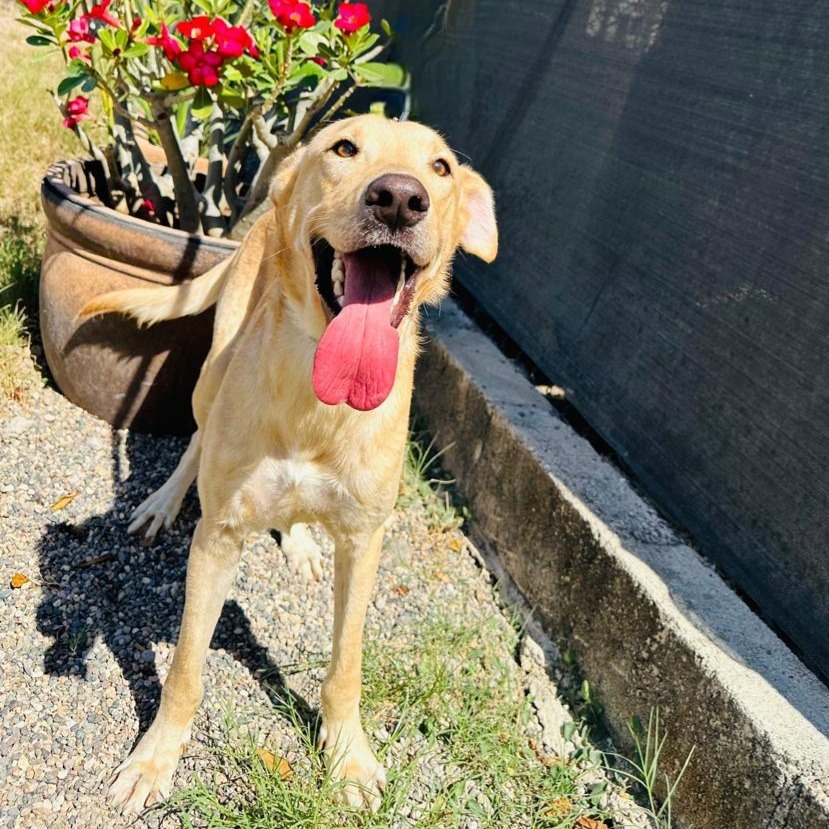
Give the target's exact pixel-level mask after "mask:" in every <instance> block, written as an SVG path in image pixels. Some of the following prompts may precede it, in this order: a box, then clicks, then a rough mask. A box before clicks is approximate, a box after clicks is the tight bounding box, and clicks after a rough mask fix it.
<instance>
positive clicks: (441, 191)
mask: <svg viewBox="0 0 829 829" xmlns="http://www.w3.org/2000/svg"><path fill="white" fill-rule="evenodd" d="M271 198H272V200H273V201H274V203H275V206H276V210H277V223H278V224H279V225H280V226H281V228H282V230H283V232H284V239H285V244H286V245H287V246H289V247H290V248H291V249H292V250H293V253H294V256H293V257H292V258H293V260H294V265H293V267H292V269H291V270H292V272H291V273H290V274H286V275H285V277H284V278H285V279H286V284H285V292H286V294H287V296H288V297H289V298H290V301H291V304H292V305H293V307H294V308H295V309H298V314H297V316H298V321H299V322H300V324H301V325H302V327H303V328H304V329H305V330H306V332H307V333H308V334H309V335H310V336H312V337H314V338H315V339H317V340H319V343H318V345H317V351H316V358H315V362H314V374H313V382H314V388H315V390H316V392H317V396H318V397H319V398H320V400H322V401H323V402H325V403H332V404H334V403H341V402H347V403H348V404H349V405H351V406H352V407H353V408H357V409H373V408H375V407H376V406H378V405H380V403H382V402H383V400H385V398H386V397H387V396H388V394H389V392H390V391H391V387H392V385H393V382H394V377H395V374H396V369H397V354H398V349H399V344H400V337H401V336H403V337H405V336H407V334H408V333H409V332H410V331H412V330H413V326H412V325H411V320H412V319H413V317H414V315H415V313H416V310H417V308H418V306H420V305H421V304H423V303H434V302H437V301H438V300H440V299H441V298H442V297H443V296H444V295H445V294H446V292H447V290H448V273H449V265H450V263H451V260H452V256H453V255H454V253H455V250H456V249H457V248H458V247H461V248H463V249H464V250H466V251H468V252H469V253H472V254H475V255H476V256H479V257H480V258H481V259H483V260H484V261H486V262H491V261H492V260H493V259H494V258H495V254H496V252H497V247H498V235H497V229H496V224H495V212H494V206H493V199H492V191H491V190H490V188H489V187H488V186H487V184H486V182H484V180H483V179H482V178H481V177H480V176H479V175H478V174H477V173H475V172H474V171H473V170H471V169H470V168H469V167H467V166H465V165H463V164H460V163H459V162H458V160H457V158H456V157H455V155H454V153H453V152H452V151H451V150H450V149H449V147H448V146H447V145H446V143H445V142H444V141H443V139H442V138H441V137H440V136H439V135H438V134H437V133H436V132H434V131H433V130H431V129H429V128H427V127H424V126H422V125H420V124H416V123H412V122H402V123H400V122H396V121H389V120H387V119H385V118H383V117H380V116H377V115H363V116H358V117H355V118H349V119H347V120H343V121H339V122H337V123H335V124H332V125H331V126H328V127H326V128H325V129H323V130H321V131H320V132H319V133H318V134H317V135H316V136H315V137H314V138H313V140H312V141H311V142H310V143H309V144H308V145H307V146H305V147H302V148H300V149H299V150H297V151H295V152H294V153H293V155H291V156H289V157H288V158H287V159H286V160H285V161H284V162H283V163H282V165H281V167H280V168H279V171H278V172H277V175H276V177H275V179H274V182H273V185H272V188H271Z"/></svg>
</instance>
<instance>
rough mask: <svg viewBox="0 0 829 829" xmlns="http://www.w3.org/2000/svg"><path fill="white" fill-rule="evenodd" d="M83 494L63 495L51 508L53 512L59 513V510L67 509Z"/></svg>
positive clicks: (71, 493)
mask: <svg viewBox="0 0 829 829" xmlns="http://www.w3.org/2000/svg"><path fill="white" fill-rule="evenodd" d="M80 494H81V493H80V492H70V493H69V494H68V495H62V496H61V497H60V498H58V500H57V501H55V503H54V504H52V506H51V507H49V509H50V510H52V512H58V510H62V509H66V507H68V506H69V505H70V504H71V503H72V502H73V501H74V500H75V499H76V498H77V497H78V496H79V495H80Z"/></svg>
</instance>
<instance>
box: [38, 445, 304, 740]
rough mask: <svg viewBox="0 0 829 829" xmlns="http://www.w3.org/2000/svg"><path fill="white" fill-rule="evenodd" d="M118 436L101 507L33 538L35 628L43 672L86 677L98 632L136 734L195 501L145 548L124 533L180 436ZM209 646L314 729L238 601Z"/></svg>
mask: <svg viewBox="0 0 829 829" xmlns="http://www.w3.org/2000/svg"><path fill="white" fill-rule="evenodd" d="M122 434H123V433H118V432H115V431H113V433H112V449H111V458H112V467H113V478H114V480H115V482H116V484H115V487H116V491H115V498H114V501H113V504H112V506H111V508H110V509H109V511H108V512H106V513H105V514H103V515H96V516H94V517H92V518H89V519H87V520H86V521H84V522H83V523H80V524H71V523H66V522H64V523H60V524H54V525H52V526H50V527H48V528H47V529H46V531H45V532H44V534H43V536H42V538H41V539H40V541H39V544H38V554H39V565H40V580H41V583H42V584H43V590H44V598H43V600H42V602H41V604H40V607H39V608H38V612H37V625H38V630H39V631H40V632H41V633H42V634H44V635H45V636H48V637H50V638H51V639H52V644H51V645H50V646H49V648H48V650H47V651H46V653H45V654H44V657H43V668H44V672H45V673H47V674H49V675H51V676H75V677H81V678H85V677H86V673H87V662H86V660H87V655H88V653H89V651H90V649H91V647H92V645H93V644H94V642H95V640H96V639H97V638H99V637H100V638H101V639H102V640H103V642H104V644H105V645H106V646H107V647H108V648H109V649H110V651H111V652H112V653H113V655H114V656H115V658H116V660H117V662H118V664H119V666H120V668H121V671H122V672H123V675H124V678H125V679H126V681H127V682H128V683H129V686H130V691H131V693H132V697H133V700H134V703H135V710H136V713H137V716H138V718H139V723H140V733H143V732H144V731H145V730H146V729H147V728H148V726H149V725H150V723H151V721H152V718H153V716H154V715H155V711H156V709H157V707H158V703H159V698H160V691H161V683H160V681H159V677H158V673H157V672H156V668H155V657H154V652H153V651H154V648H153V646H154V644H155V643H157V642H174V641H176V639H177V638H178V629H179V622H180V619H181V612H182V608H183V603H184V576H185V568H186V562H187V551H188V548H189V543H190V538H191V535H192V532H193V528H194V527H195V524H196V520H197V518H198V498H197V497H196V494H195V492H194V491H191V492H190V494H189V495H188V497H187V498H186V499H185V502H184V506H183V508H182V511H181V514H180V515H179V518H178V520H177V522H176V526H175V527H174V528H173V529H172V530H171V531H170V532H163V531H162V532H161V533H159V536H158V538H157V540H156V541H155V542H154V544H153V545H152V546H143V545H142V544H140V543H139V542H138V541H137V540H136V539H134V538H133V537H131V536H129V535H128V534H127V524H128V520H127V519H128V516H129V514H130V512H131V511H132V509H133V508H134V507H135V506H137V505H138V504H139V503H140V502H141V501H142V500H143V498H144V497H146V495H147V493H148V492H149V491H150V490H153V489H156V488H157V487H159V486H160V485H161V484H162V483H163V482H164V480H165V479H166V478H167V476H168V475H169V474H170V473H171V472H172V470H173V468H174V467H175V464H176V463H177V461H178V457H179V455H180V453H181V452H182V451H183V450H184V447H185V445H186V442H185V441H184V440H182V439H180V438H172V437H154V436H150V435H142V434H137V433H132V432H131V433H127V434H126V438H125V440H124V446H123V448H122V446H121V440H122V438H121V435H122ZM127 459H128V465H127V463H125V460H127ZM127 470H129V477H127ZM211 647H213V648H223V649H225V650H226V651H227V652H228V653H230V654H232V655H233V657H234V658H235V659H237V660H238V661H239V662H240V663H241V664H242V665H244V666H245V667H246V668H247V669H248V670H249V671H250V672H251V674H253V676H254V677H256V678H257V679H258V681H259V683H260V685H261V687H262V688H263V690H264V691H265V693H266V694H267V695H268V697H269V699H270V700H271V702H272V703H273V705H274V707H275V709H276V710H277V712H278V713H282V714H284V715H286V716H289V711H292V712H293V715H294V716H296V715H299V717H300V718H301V720H302V721H303V723H304V724H305V726H306V727H307V728H308V729H309V731H310V732H314V731H315V729H316V728H317V711H316V710H315V709H312V708H311V707H310V706H309V705H308V703H307V702H306V701H305V700H304V699H303V698H301V697H299V696H297V695H296V694H295V693H294V692H292V691H291V690H290V689H289V688H288V687H287V686H286V684H285V680H284V676H283V674H282V673H280V671H279V668H278V666H277V665H275V664H274V663H273V661H272V660H271V659H270V657H269V654H268V651H267V648H266V647H265V646H263V645H262V644H261V643H260V642H258V641H257V639H256V637H255V635H254V634H253V632H252V629H251V625H250V622H249V620H248V618H247V617H246V615H245V612H244V611H243V610H242V608H241V607H240V606H239V604H238V603H237V602H235V601H228V602H227V603H226V604H225V606H224V611H223V613H222V616H221V619H220V621H219V624H218V627H217V629H216V632H215V634H214V636H213V640H212V642H211ZM112 681H113V682H118V681H120V680H119V679H118V678H113V680H112ZM313 736H315V734H313V733H312V737H313Z"/></svg>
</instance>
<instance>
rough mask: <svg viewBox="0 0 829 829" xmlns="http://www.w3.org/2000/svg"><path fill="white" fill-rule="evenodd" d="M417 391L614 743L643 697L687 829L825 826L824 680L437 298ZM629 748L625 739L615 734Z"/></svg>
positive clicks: (420, 406) (492, 534) (828, 765)
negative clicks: (658, 722)
mask: <svg viewBox="0 0 829 829" xmlns="http://www.w3.org/2000/svg"><path fill="white" fill-rule="evenodd" d="M427 330H428V332H429V334H430V337H431V342H430V344H429V345H428V346H427V347H426V350H425V353H424V354H423V356H422V357H421V361H420V365H419V368H418V374H417V380H416V391H415V406H416V409H417V410H418V412H419V413H420V414H421V415H422V416H423V417H424V418H425V420H426V422H427V424H428V428H429V430H430V431H431V433H432V434H433V435H434V436H435V438H436V441H437V443H438V445H439V446H441V447H443V446H448V445H449V444H451V447H450V448H449V449H448V450H447V451H446V454H445V455H444V457H443V462H444V463H445V465H446V467H447V468H448V469H449V470H450V472H451V473H452V474H453V475H454V477H455V478H456V479H457V481H458V486H459V488H460V490H461V492H462V493H463V495H464V496H465V498H466V499H467V500H468V502H469V505H470V507H471V509H472V512H473V515H474V522H473V523H474V526H473V537H474V538H475V540H476V542H477V543H478V544H479V545H480V546H482V547H483V548H485V549H487V550H488V551H489V553H490V554H491V555H495V556H497V558H498V559H499V560H500V562H501V563H502V565H503V566H504V568H505V569H506V571H507V572H508V573H509V574H510V576H511V577H512V579H514V581H515V583H516V584H517V586H518V587H519V588H520V590H521V591H522V592H523V593H524V595H525V596H526V598H527V599H528V601H529V602H530V603H531V605H532V606H533V607H534V608H535V609H536V612H537V613H538V615H539V618H540V620H541V622H542V623H543V625H544V626H545V628H546V630H547V631H548V632H549V633H550V634H551V636H552V637H553V639H554V640H555V641H556V642H557V643H558V644H559V645H560V646H562V647H568V648H572V649H574V650H575V652H576V654H577V658H578V662H579V665H580V667H581V669H582V671H583V672H584V674H585V676H586V677H587V678H588V679H589V680H590V683H591V685H592V686H593V687H594V688H595V689H596V691H597V696H598V698H599V699H600V700H601V701H602V703H603V704H604V705H605V708H606V711H607V717H608V722H609V725H610V727H611V730H612V731H613V732H614V736H615V737H616V739H617V741H618V742H619V744H621V745H623V746H624V745H627V744H629V740H628V739H627V733H626V723H627V722H628V721H629V719H630V717H631V716H632V715H633V714H639V716H640V717H644V716H646V715H647V713H648V710H649V709H650V708H651V707H653V706H658V707H659V709H660V713H661V717H662V721H663V724H664V726H665V729H666V730H667V731H668V732H669V737H668V741H667V745H666V749H665V755H664V759H665V765H664V767H665V770H666V771H668V772H669V773H672V774H675V773H676V771H677V770H678V768H679V766H680V765H681V763H682V762H683V760H684V759H685V757H686V755H687V754H688V752H689V751H690V749H691V748H692V746H696V749H695V753H694V756H693V759H692V761H691V764H690V765H689V768H688V771H687V772H686V776H685V777H684V778H683V782H682V785H681V787H680V789H679V791H678V792H677V794H676V795H675V798H674V815H675V817H676V819H677V820H678V821H679V823H680V825H681V826H683V827H693V829H725V827H728V828H729V829H817V827H829V739H827V735H829V691H827V689H826V687H824V686H823V685H822V684H821V683H820V682H819V681H818V680H817V679H816V677H815V676H814V675H813V674H811V673H810V672H809V671H807V670H806V668H805V667H804V666H803V665H802V664H801V663H800V662H799V661H798V660H797V658H796V657H795V656H794V655H793V654H792V653H791V651H789V650H788V648H787V647H786V646H785V645H784V644H783V643H782V642H781V641H780V640H779V639H778V638H777V637H776V636H775V635H774V634H773V633H772V632H771V630H769V628H767V627H766V625H765V624H764V623H763V622H762V621H761V620H760V619H759V618H758V617H757V616H755V615H754V613H752V611H751V610H749V608H748V607H747V606H746V605H745V604H744V602H743V601H742V600H741V599H739V598H738V597H737V596H736V595H735V594H734V593H733V591H731V589H730V588H729V587H728V586H727V585H726V584H725V583H724V582H723V580H722V579H721V578H720V577H719V576H718V575H717V573H716V572H715V571H714V570H713V569H711V568H710V567H709V566H708V565H707V564H706V563H705V562H704V561H703V560H702V559H701V558H700V557H699V555H698V554H697V553H696V552H695V551H694V550H692V549H691V548H689V547H688V546H687V545H686V544H684V543H683V541H682V540H681V539H680V538H679V537H678V536H677V534H676V533H675V532H674V531H673V530H672V528H671V527H670V526H669V525H668V524H667V523H666V522H665V521H664V520H663V519H661V518H660V517H659V515H658V514H657V513H656V512H655V511H654V509H653V508H652V507H651V506H650V505H648V504H647V503H646V502H645V501H644V500H643V499H642V498H641V497H639V496H638V495H637V494H636V492H635V491H634V490H633V488H632V487H631V485H630V483H629V482H628V481H627V480H626V479H625V478H624V476H623V475H622V474H621V473H620V472H619V471H618V470H617V469H616V468H615V467H613V466H612V465H611V464H609V463H608V462H607V461H605V460H604V459H602V458H601V457H600V456H599V455H598V454H597V453H596V452H595V451H594V449H593V448H592V447H591V446H590V445H589V443H587V441H585V440H584V439H583V438H581V437H579V436H578V435H577V434H576V433H575V432H574V431H573V430H572V429H571V428H570V427H569V426H568V425H567V424H566V423H564V422H563V421H562V420H561V419H560V418H559V416H558V415H557V413H556V412H555V411H554V410H553V408H552V407H551V406H550V404H549V403H548V402H547V401H546V400H545V399H544V398H543V397H542V396H541V395H540V394H538V392H536V391H535V389H534V388H533V387H532V385H530V383H529V382H528V381H527V380H526V379H525V378H524V377H523V376H522V375H521V374H520V373H519V372H518V371H517V370H516V369H515V367H514V366H513V365H512V364H511V363H510V362H509V361H508V360H507V359H506V358H505V357H503V356H502V355H501V353H500V352H499V351H498V350H497V348H496V347H495V346H494V345H493V344H492V343H491V342H490V341H489V340H488V339H487V338H486V337H485V336H484V334H483V333H482V332H481V331H480V329H478V327H477V326H476V325H475V324H474V323H472V322H471V321H470V320H469V318H468V317H467V316H466V315H465V314H463V312H462V311H460V309H459V308H458V307H457V306H456V305H455V304H454V303H451V302H447V303H445V304H444V305H443V307H442V308H441V310H440V312H437V313H433V314H431V315H430V319H428V320H427ZM628 747H629V745H628Z"/></svg>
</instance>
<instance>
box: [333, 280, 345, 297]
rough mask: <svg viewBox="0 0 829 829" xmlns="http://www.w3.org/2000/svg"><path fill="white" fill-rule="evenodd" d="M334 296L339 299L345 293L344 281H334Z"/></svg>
mask: <svg viewBox="0 0 829 829" xmlns="http://www.w3.org/2000/svg"><path fill="white" fill-rule="evenodd" d="M333 286H334V296H335V297H337V299H339V298H340V297H341V296H342V295H343V283H342V282H336V281H335V282H334V283H333Z"/></svg>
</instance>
